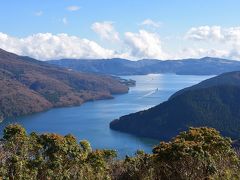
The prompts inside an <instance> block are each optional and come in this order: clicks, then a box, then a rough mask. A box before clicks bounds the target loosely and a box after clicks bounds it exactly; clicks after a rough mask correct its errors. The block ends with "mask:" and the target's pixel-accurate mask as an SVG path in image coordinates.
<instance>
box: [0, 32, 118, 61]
mask: <svg viewBox="0 0 240 180" xmlns="http://www.w3.org/2000/svg"><path fill="white" fill-rule="evenodd" d="M0 48H2V49H5V50H7V51H10V52H13V53H16V54H19V55H24V56H30V57H34V58H37V59H41V60H48V59H60V58H110V57H114V55H115V53H114V51H112V50H109V49H105V48H103V47H101V46H100V45H99V44H97V43H96V42H94V41H90V40H88V39H81V38H79V37H76V36H69V35H67V34H57V35H53V34H51V33H38V34H34V35H31V36H28V37H25V38H16V37H12V36H9V35H7V34H4V33H0Z"/></svg>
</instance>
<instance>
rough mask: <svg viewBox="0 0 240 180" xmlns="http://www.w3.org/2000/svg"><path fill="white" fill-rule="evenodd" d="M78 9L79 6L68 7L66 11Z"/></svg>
mask: <svg viewBox="0 0 240 180" xmlns="http://www.w3.org/2000/svg"><path fill="white" fill-rule="evenodd" d="M79 9H80V7H79V6H68V7H67V10H68V11H78V10H79Z"/></svg>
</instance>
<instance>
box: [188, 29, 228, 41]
mask: <svg viewBox="0 0 240 180" xmlns="http://www.w3.org/2000/svg"><path fill="white" fill-rule="evenodd" d="M186 38H187V39H191V40H199V41H206V40H217V41H219V40H221V39H223V35H222V29H221V27H220V26H211V27H210V26H200V27H193V28H191V29H190V30H189V31H188V32H187V34H186Z"/></svg>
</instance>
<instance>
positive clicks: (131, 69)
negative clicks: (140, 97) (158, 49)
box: [48, 57, 240, 75]
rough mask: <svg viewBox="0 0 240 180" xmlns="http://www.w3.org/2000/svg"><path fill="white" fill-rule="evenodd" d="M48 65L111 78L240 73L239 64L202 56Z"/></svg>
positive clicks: (60, 61)
mask: <svg viewBox="0 0 240 180" xmlns="http://www.w3.org/2000/svg"><path fill="white" fill-rule="evenodd" d="M48 63H50V64H54V65H58V66H60V67H66V68H69V69H74V70H76V71H80V72H91V73H100V74H113V75H145V74H151V73H174V74H179V75H217V74H221V73H224V72H230V71H237V70H240V61H234V60H227V59H220V58H211V57H205V58H201V59H183V60H167V61H161V60H156V59H144V60H139V61H130V60H127V59H119V58H115V59H96V60H87V59H62V60H52V61H48Z"/></svg>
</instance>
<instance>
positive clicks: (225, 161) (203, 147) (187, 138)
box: [153, 127, 239, 179]
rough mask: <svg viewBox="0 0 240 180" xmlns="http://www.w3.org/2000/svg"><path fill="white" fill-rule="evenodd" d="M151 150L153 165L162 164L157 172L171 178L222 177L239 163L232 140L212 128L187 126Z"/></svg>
mask: <svg viewBox="0 0 240 180" xmlns="http://www.w3.org/2000/svg"><path fill="white" fill-rule="evenodd" d="M153 153H154V159H155V165H158V166H161V167H163V168H160V169H159V170H158V172H157V174H158V175H160V176H162V175H163V176H170V177H171V178H173V179H175V178H178V179H188V178H189V179H198V178H200V179H204V178H210V177H211V176H217V177H224V176H225V174H227V173H229V171H231V173H232V174H235V173H236V170H237V169H238V167H239V159H238V157H237V154H236V152H235V151H234V150H233V149H232V147H231V140H230V139H229V138H224V137H222V136H221V135H220V133H219V132H218V131H216V130H215V129H213V128H205V127H202V128H190V129H189V131H186V132H182V133H180V134H179V135H178V136H176V137H175V138H173V139H172V141H170V142H168V143H166V142H161V143H160V144H159V145H158V146H156V147H155V148H154V149H153ZM183 172H184V173H183Z"/></svg>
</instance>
